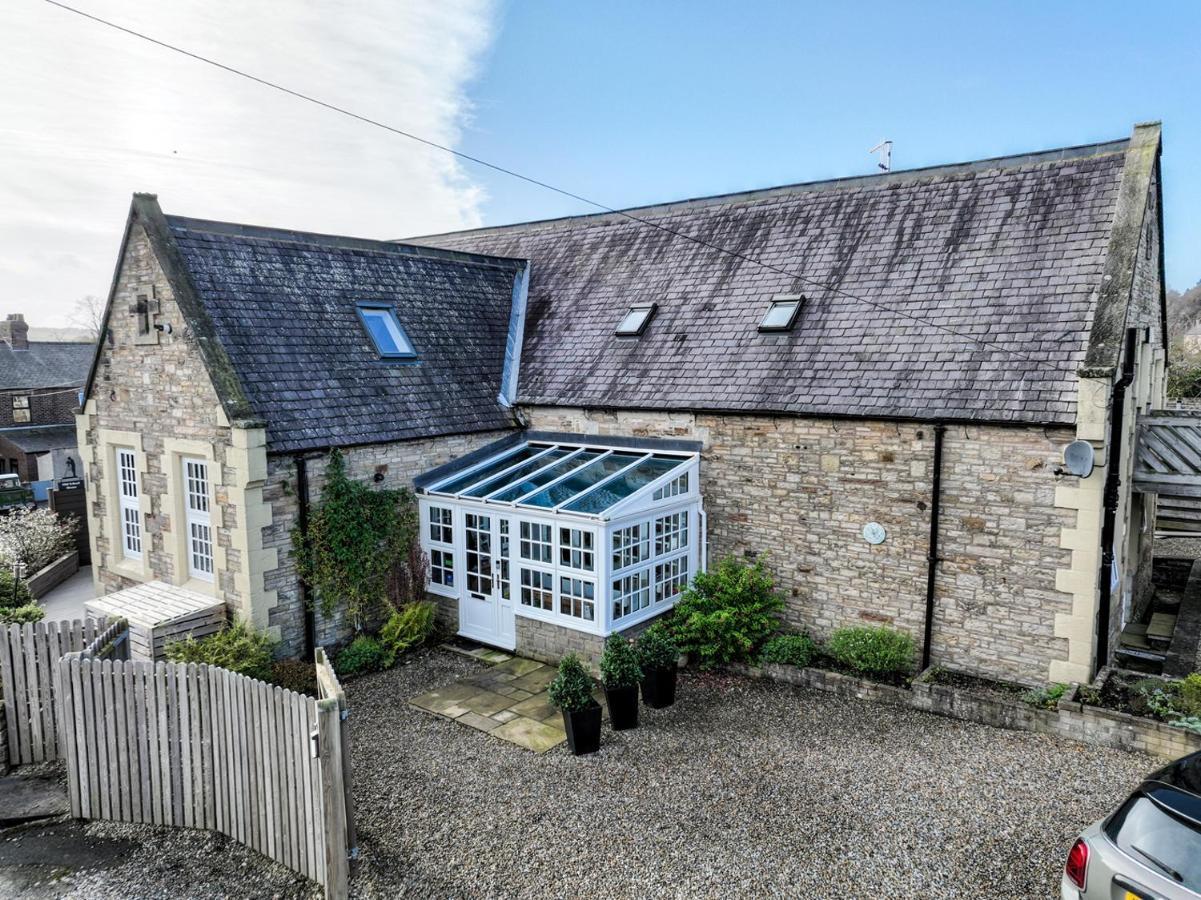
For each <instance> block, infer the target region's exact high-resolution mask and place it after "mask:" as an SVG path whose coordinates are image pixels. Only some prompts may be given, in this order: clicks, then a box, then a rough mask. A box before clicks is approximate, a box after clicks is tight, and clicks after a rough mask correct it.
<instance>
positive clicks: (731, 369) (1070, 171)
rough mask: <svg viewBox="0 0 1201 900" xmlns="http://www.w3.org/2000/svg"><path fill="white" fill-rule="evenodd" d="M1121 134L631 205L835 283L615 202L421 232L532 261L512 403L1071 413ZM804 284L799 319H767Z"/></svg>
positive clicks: (1019, 417) (907, 413) (442, 241)
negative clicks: (625, 327)
mask: <svg viewBox="0 0 1201 900" xmlns="http://www.w3.org/2000/svg"><path fill="white" fill-rule="evenodd" d="M1125 148H1126V142H1125V141H1116V142H1112V143H1110V144H1105V145H1095V146H1093V147H1089V148H1079V149H1078V150H1076V151H1061V152H1059V153H1058V154H1055V155H1048V156H1044V157H1036V158H1032V157H1021V158H1014V159H1012V160H997V161H988V162H986V163H978V164H970V165H965V166H960V167H947V168H945V169H942V170H937V171H935V172H933V173H923V172H920V171H918V172H914V173H894V174H893V175H890V176H884V177H880V178H866V179H859V180H857V181H855V182H852V183H850V184H845V183H838V182H833V183H827V184H824V185H798V186H794V187H791V188H779V189H774V190H770V191H763V192H756V193H753V194H748V195H745V196H741V197H739V196H734V197H729V198H711V199H705V200H698V201H688V202H684V203H678V204H671V205H666V206H661V207H651V208H646V209H640V210H634V211H631V212H633V213H634V214H635V215H637V216H638V217H640V218H644V219H647V220H650V221H653V222H655V223H656V224H659V225H662V226H664V227H667V228H671V229H673V230H676V231H680V232H682V233H684V234H687V235H691V236H694V237H696V238H699V239H702V240H705V241H709V242H711V243H715V244H719V245H721V246H723V247H727V248H730V249H733V250H737V251H738V252H740V253H743V254H745V255H748V256H751V257H754V258H756V259H759V260H762V261H764V262H768V263H770V264H772V265H774V266H777V267H779V268H782V269H785V270H787V271H788V272H790V273H794V274H796V273H799V274H801V275H803V276H805V277H806V278H807V279H810V280H812V281H815V282H817V283H819V284H820V285H825V286H831V287H833V288H837V289H838V290H837V291H835V290H830V289H826V288H824V287H817V286H815V285H814V284H812V283H810V282H809V281H805V280H801V279H799V278H794V277H790V276H789V275H785V274H780V273H778V272H774V271H771V270H769V269H766V268H764V267H762V266H758V265H755V264H753V263H749V262H745V261H742V260H738V259H736V258H733V257H731V256H729V255H726V254H722V253H719V252H716V251H714V250H712V249H709V248H706V247H702V246H699V245H697V244H695V243H692V242H689V241H687V240H682V239H679V238H676V237H673V236H671V235H669V234H666V233H664V232H663V231H659V230H656V229H654V228H649V227H646V226H643V225H640V224H638V223H636V222H631V221H629V220H628V219H624V218H622V217H621V216H618V215H613V214H600V215H594V216H580V217H575V218H570V219H560V220H552V221H547V222H534V223H527V224H523V225H514V226H508V227H500V228H488V229H480V230H477V231H470V232H460V233H457V234H448V235H437V236H432V237H426V238H420V239H417V240H418V242H420V243H426V244H429V245H432V246H438V247H445V248H449V249H454V250H462V251H469V252H478V253H490V254H498V255H501V256H515V257H522V258H528V259H529V260H530V261H531V265H532V268H531V283H530V291H529V308H528V311H527V316H526V333H525V346H524V352H523V354H522V364H521V379H520V387H519V400H520V401H521V402H524V403H529V404H548V405H581V406H601V407H618V408H620V407H627V408H669V409H689V408H691V409H742V410H758V411H767V412H786V413H798V414H810V415H850V416H867V417H873V416H886V417H891V416H904V417H920V418H930V417H934V416H941V417H945V418H948V419H963V420H984V421H1012V422H1022V421H1030V422H1071V421H1073V420H1074V415H1075V402H1076V400H1075V379H1074V373H1075V368H1076V365H1077V363H1078V362H1079V360H1080V359H1081V358H1082V357H1083V354H1084V348H1085V342H1086V340H1087V337H1088V333H1089V329H1090V327H1091V324H1092V321H1091V319H1092V314H1093V308H1094V304H1095V291H1096V290H1097V289H1098V287H1099V285H1100V279H1101V273H1102V267H1103V265H1104V261H1105V253H1106V249H1107V247H1108V238H1109V230H1110V226H1111V223H1112V218H1113V212H1114V205H1115V200H1116V196H1117V189H1118V184H1119V181H1120V178H1121V174H1122V165H1123V160H1124V152H1125ZM838 291H841V292H845V294H851V295H854V296H855V297H858V298H866V299H868V300H871V301H873V302H875V303H878V304H881V305H882V306H885V307H888V308H890V309H892V310H897V311H901V312H904V313H908V314H910V315H913V316H917V317H921V318H922V319H926V320H929V322H933V323H937V324H939V325H943V326H945V327H947V328H950V329H953V330H954V331H956V332H960V333H963V334H967V335H970V336H971V337H974V338H976V339H978V340H986V341H990V342H995V343H996V344H998V345H999V346H1000V347H1001V348H1003V349H1000V350H999V349H996V348H993V347H988V346H982V345H980V344H978V343H975V342H973V341H971V340H968V339H966V338H963V337H959V336H956V335H953V334H948V333H947V332H945V331H940V330H938V329H937V328H933V327H931V326H930V325H929V324H926V323H919V322H914V321H912V320H910V319H906V318H904V317H903V316H901V315H898V314H897V313H895V312H887V311H882V310H881V309H879V308H873V307H872V306H871V305H870V304H867V303H864V302H862V301H861V300H858V299H851V298H849V297H847V296H845V295H844V294H843V293H839V292H838ZM798 293H799V294H803V295H804V296H805V298H806V300H805V303H804V305H803V308H802V311H801V314H800V317H799V319H798V322H797V325H796V328H795V329H794V330H793V331H792V332H791V333H788V334H784V335H778V334H774V335H768V334H760V333H759V332H758V330H757V326H758V323H759V321H760V319H761V318H762V316H763V313H764V312H765V311H766V309H767V306H768V303H769V302H770V300H771V298H772V296H773V295H776V294H798ZM649 301H653V302H656V303H658V304H659V310H658V312H657V314H656V315H655V317H654V319H653V320H652V321H651V323H650V325H649V327H648V328H647V331H646V332H645V333H644V334H643V336H642V337H641V338H639V339H634V340H631V339H623V338H618V337H616V336H615V335H614V334H613V331H614V328H615V327H616V324H617V322H618V321H619V319H620V318H621V316H622V315H623V314H624V312H625V311H626V309H627V308H628V307H629V306H630V305H631V304H633V303H639V302H649ZM1022 357H1028V358H1029V359H1024V358H1022Z"/></svg>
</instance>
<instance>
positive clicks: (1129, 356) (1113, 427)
mask: <svg viewBox="0 0 1201 900" xmlns="http://www.w3.org/2000/svg"><path fill="white" fill-rule="evenodd" d="M1137 334H1138V330H1137V329H1135V328H1127V329H1126V358H1125V359H1123V360H1122V377H1121V378H1119V379H1118V380H1117V381H1116V382H1115V383H1114V386H1113V405H1112V406H1111V407H1110V409H1111V410H1112V413H1111V415H1110V417H1109V448H1108V451H1107V452H1106V454H1105V492H1104V494H1103V497H1102V502H1103V503H1104V508H1105V517H1104V518H1103V519H1102V520H1101V570H1100V572H1099V573H1098V576H1097V581H1098V586H1099V588H1100V606H1099V607H1098V609H1097V635H1096V639H1097V659H1096V662H1097V664H1096V666H1094V668H1093V674H1094V675H1095V674H1096V673H1097V670H1098V669H1101V668H1103V667H1104V666H1106V665H1108V664H1109V604H1110V600H1111V592H1112V588H1111V583H1112V581H1113V536H1114V532H1115V531H1116V530H1117V518H1118V500H1119V497H1120V495H1119V492H1118V488H1119V487H1120V486H1121V483H1122V473H1121V470H1122V434H1123V432H1124V431H1125V419H1126V388H1127V387H1129V386H1130V383H1131V382H1132V381H1134V354H1135V347H1136V345H1135V337H1136V335H1137Z"/></svg>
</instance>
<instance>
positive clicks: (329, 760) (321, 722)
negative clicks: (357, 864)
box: [317, 698, 349, 900]
mask: <svg viewBox="0 0 1201 900" xmlns="http://www.w3.org/2000/svg"><path fill="white" fill-rule="evenodd" d="M341 726H342V717H341V713H340V711H339V708H338V701H337V700H336V699H334V698H329V699H326V700H318V701H317V747H318V754H319V756H320V759H321V810H322V816H321V820H322V825H323V827H324V829H325V896H326V898H327V900H342V898H344V897H346V894H347V882H348V879H349V860H348V859H347V853H346V794H345V793H344V792H343V790H342V736H341V734H340V732H341Z"/></svg>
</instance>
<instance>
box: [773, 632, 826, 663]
mask: <svg viewBox="0 0 1201 900" xmlns="http://www.w3.org/2000/svg"><path fill="white" fill-rule="evenodd" d="M816 653H817V644H816V643H815V642H814V640H813V638H811V637H809V635H807V634H777V635H776V636H775V637H774V638H772V639H771V640H770V641H768V642H767V643H766V644H764V645H763V650H762V652H761V653H760V654H759V664H760V665H764V666H766V665H772V664H775V665H779V666H807V665H809V663H810V661H811V660H812V659H813V656H814V654H816Z"/></svg>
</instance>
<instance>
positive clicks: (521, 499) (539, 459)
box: [425, 441, 691, 516]
mask: <svg viewBox="0 0 1201 900" xmlns="http://www.w3.org/2000/svg"><path fill="white" fill-rule="evenodd" d="M690 458H691V457H690V455H689V454H685V453H667V452H662V451H652V450H641V449H632V448H628V447H614V448H606V447H597V446H583V445H579V444H563V443H553V442H550V441H545V442H542V441H531V442H529V443H525V444H519V445H517V446H515V447H506V448H505V449H504V450H501V451H498V452H497V453H496V454H495V455H494V456H490V457H488V458H487V459H485V460H483V461H482V462H479V463H477V464H475V465H473V466H471V467H470V468H468V469H463V470H460V471H457V472H455V473H453V474H450V475H447V476H446V477H445V478H443V479H441V480H440V481H435V482H432V483H431V484H429V485H427V486H426V487H425V492H426V493H428V494H434V495H441V496H446V497H456V498H459V499H463V500H478V501H483V502H485V503H498V504H506V505H512V506H519V507H526V508H529V509H538V510H542V511H546V512H549V511H557V510H566V511H569V512H575V513H582V514H585V515H594V516H599V515H602V514H603V513H604V512H605V511H606V510H608V509H611V508H612V507H613V506H615V505H616V504H618V503H620V502H621V501H623V500H625V499H627V498H628V497H631V496H633V495H634V494H635V493H637V492H638V491H639V490H641V489H642V488H644V487H646V486H647V485H649V484H650V483H651V482H652V481H655V480H656V479H658V478H660V477H661V476H663V475H666V474H667V473H668V472H671V471H672V470H673V469H675V468H677V467H680V466H683V465H684V464H685V463H686V462H688V460H689V459H690Z"/></svg>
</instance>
